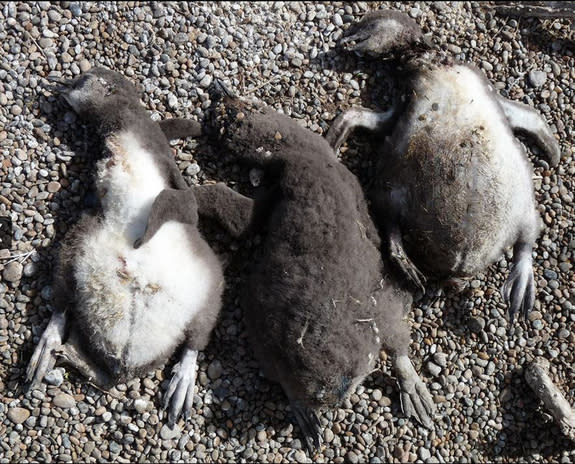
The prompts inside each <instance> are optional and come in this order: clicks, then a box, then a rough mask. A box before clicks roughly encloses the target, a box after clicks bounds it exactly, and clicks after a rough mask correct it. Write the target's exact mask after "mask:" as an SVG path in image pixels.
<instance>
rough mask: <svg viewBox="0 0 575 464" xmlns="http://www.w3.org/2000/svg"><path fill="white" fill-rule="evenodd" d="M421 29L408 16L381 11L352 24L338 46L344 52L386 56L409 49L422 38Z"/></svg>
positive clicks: (395, 12) (397, 12)
mask: <svg viewBox="0 0 575 464" xmlns="http://www.w3.org/2000/svg"><path fill="white" fill-rule="evenodd" d="M421 36H422V34H421V29H420V28H419V26H418V25H417V23H416V22H415V21H413V20H412V19H411V18H410V17H409V16H407V15H406V14H405V13H401V12H399V11H393V10H378V11H373V12H371V13H367V14H366V15H365V16H364V17H363V18H362V19H361V21H359V22H358V23H356V24H354V25H352V26H351V27H350V28H349V29H348V31H347V34H346V36H345V37H343V38H342V39H341V40H340V42H339V45H340V47H342V48H343V49H344V50H347V51H351V52H357V53H365V54H369V55H374V56H382V55H383V56H385V55H389V54H391V53H394V52H397V51H399V50H402V49H407V48H408V47H410V46H412V45H413V44H415V43H417V42H419V41H420V39H421Z"/></svg>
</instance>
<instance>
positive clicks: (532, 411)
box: [481, 367, 575, 462]
mask: <svg viewBox="0 0 575 464" xmlns="http://www.w3.org/2000/svg"><path fill="white" fill-rule="evenodd" d="M505 390H506V391H505V397H506V398H507V399H506V401H503V402H501V405H500V412H501V415H502V417H503V423H502V429H501V430H500V431H499V432H498V434H497V439H496V440H495V442H492V443H484V444H482V445H481V449H482V451H483V454H484V456H485V457H486V458H487V459H489V460H492V461H501V460H502V459H503V460H504V461H506V462H507V461H508V460H513V461H515V460H516V459H522V458H523V459H528V460H535V461H542V460H545V461H548V460H551V461H552V462H560V461H561V457H562V453H563V452H573V451H574V450H575V443H574V442H573V441H571V440H569V439H568V438H566V437H565V435H563V433H562V432H561V429H560V428H559V426H558V425H557V424H556V423H555V422H554V421H553V419H552V418H551V416H549V415H548V414H547V413H546V412H545V411H544V408H543V407H542V404H541V403H540V401H539V399H538V398H537V397H536V396H535V394H534V393H533V392H532V391H531V389H530V388H529V387H528V386H527V384H526V382H525V377H524V372H523V368H521V367H518V368H516V369H514V370H513V371H511V372H509V373H508V374H507V375H506V387H505ZM561 462H563V461H561Z"/></svg>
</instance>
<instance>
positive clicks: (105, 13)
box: [0, 2, 575, 463]
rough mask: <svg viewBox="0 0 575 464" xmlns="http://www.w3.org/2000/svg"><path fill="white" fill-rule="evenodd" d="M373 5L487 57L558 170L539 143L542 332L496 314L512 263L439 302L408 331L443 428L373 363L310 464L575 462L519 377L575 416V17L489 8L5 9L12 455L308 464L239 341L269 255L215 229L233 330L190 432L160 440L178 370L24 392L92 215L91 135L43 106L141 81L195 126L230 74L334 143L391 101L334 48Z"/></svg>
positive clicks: (192, 148)
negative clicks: (254, 258)
mask: <svg viewBox="0 0 575 464" xmlns="http://www.w3.org/2000/svg"><path fill="white" fill-rule="evenodd" d="M381 6H387V7H391V8H395V9H400V10H403V11H405V12H407V13H408V14H409V15H410V16H411V17H412V18H414V19H415V20H416V21H417V22H418V23H420V24H421V26H422V27H423V29H424V31H425V32H426V33H430V34H431V36H432V39H433V41H435V42H436V43H437V44H439V46H440V47H441V48H442V49H444V50H445V51H446V52H448V53H451V54H452V55H453V56H455V57H457V58H458V59H460V60H463V61H472V62H474V63H476V64H477V65H478V66H479V67H480V68H481V69H482V70H483V72H485V74H486V75H487V77H488V78H489V79H490V80H491V82H492V83H493V85H495V87H496V88H497V89H498V90H499V92H500V93H501V94H502V95H504V96H506V97H509V98H511V99H512V100H517V101H521V102H524V103H528V104H530V105H532V106H533V107H534V108H537V109H538V111H540V112H541V114H543V116H544V117H545V119H546V120H547V121H548V123H549V124H550V126H551V127H552V129H553V131H554V132H556V134H557V135H558V137H559V139H560V141H561V147H562V151H563V156H562V160H561V163H560V165H559V167H557V168H554V169H550V168H549V166H548V165H547V164H546V162H545V161H543V160H542V159H540V156H539V155H540V153H539V152H538V151H537V149H536V148H531V149H530V150H529V156H530V158H531V160H532V162H533V165H534V168H535V170H534V182H535V188H536V197H537V201H538V204H539V209H540V212H541V217H542V219H543V222H544V228H543V231H542V234H541V236H540V239H539V241H538V244H537V248H536V249H535V259H534V270H535V275H536V285H537V301H536V305H535V310H534V311H533V312H532V313H531V315H530V316H529V320H528V321H527V322H519V323H516V324H514V325H513V326H512V327H511V326H510V325H509V323H508V322H507V320H506V318H505V305H504V303H503V301H502V299H501V297H500V295H499V289H500V287H501V285H502V284H503V282H504V280H505V278H506V276H507V274H508V268H509V264H510V261H509V257H510V255H507V256H506V257H504V258H503V259H501V260H500V261H499V262H498V263H496V264H494V265H493V266H491V267H490V268H489V269H487V270H486V271H485V272H484V273H483V274H481V275H477V276H476V277H475V278H474V279H473V280H472V281H471V283H470V286H469V288H468V289H467V290H466V291H465V292H464V293H463V294H460V295H451V294H447V295H446V294H444V293H442V292H439V291H437V290H435V289H433V288H430V290H429V291H428V294H427V296H426V297H424V298H421V299H419V300H418V301H417V302H416V304H415V305H414V309H413V311H412V312H411V313H410V315H409V318H410V322H411V324H412V334H413V344H412V346H411V353H412V357H413V359H414V363H415V364H416V367H417V368H418V370H419V371H420V372H421V373H422V375H423V376H424V378H425V381H426V383H427V384H428V385H429V388H430V391H431V392H432V394H433V396H434V398H435V401H436V402H437V405H438V413H437V417H436V419H435V424H436V426H435V430H434V431H428V430H426V429H424V428H422V427H420V426H419V425H418V424H416V423H414V422H412V421H409V420H406V419H405V418H404V417H403V415H402V413H401V409H400V404H399V397H398V390H397V388H396V385H395V382H394V379H393V377H392V373H391V372H390V365H389V362H388V361H387V359H386V356H385V354H384V353H382V355H381V359H380V362H379V363H378V365H377V367H378V369H377V371H375V372H374V373H373V374H372V375H370V376H369V377H368V378H367V379H366V381H365V383H364V385H363V386H361V387H360V388H359V389H358V390H357V391H356V393H354V394H353V395H351V397H350V398H349V400H348V401H347V402H346V404H345V405H344V406H345V408H344V409H338V410H332V411H326V412H323V413H322V414H321V422H322V425H323V430H324V431H323V439H324V446H323V447H322V449H321V451H320V452H319V453H317V454H316V455H315V456H314V457H313V460H314V461H315V462H336V463H339V462H344V461H345V462H352V463H355V462H372V463H378V462H416V461H417V462H421V461H422V462H454V461H456V462H461V463H465V462H493V461H495V462H533V461H538V462H541V461H544V462H561V463H570V462H573V460H575V451H574V450H575V443H573V442H570V441H569V440H567V439H566V438H564V437H563V436H562V435H561V433H560V430H559V428H558V427H557V426H556V425H555V424H554V423H553V422H552V420H551V419H550V418H549V416H548V415H547V414H546V413H545V411H544V410H543V409H542V407H541V405H540V404H539V403H538V401H537V400H536V398H535V396H534V394H533V393H532V392H531V391H530V389H529V387H528V386H527V385H526V383H525V380H524V377H523V369H524V366H525V364H526V362H527V361H529V360H530V359H532V358H533V357H534V356H536V355H541V356H544V357H546V358H547V359H549V360H550V362H551V365H552V370H551V375H552V377H553V379H554V380H555V382H556V383H557V384H558V385H560V387H561V388H562V389H563V391H564V392H565V393H566V395H567V397H568V398H569V400H570V401H571V403H572V404H573V403H575V371H574V369H573V363H574V353H575V350H574V347H575V327H574V321H575V273H574V272H573V264H574V261H575V233H574V229H573V221H574V218H575V211H574V203H573V191H574V187H575V153H574V149H573V144H572V143H573V134H574V125H573V117H574V108H575V60H574V57H573V52H574V47H573V27H572V26H571V25H570V22H569V21H568V20H565V19H555V20H553V19H550V20H545V21H543V20H539V19H536V18H523V19H515V18H511V17H500V16H496V15H494V13H493V11H492V10H490V9H489V8H487V7H486V5H485V4H482V3H478V2H471V3H470V2H453V3H452V2H429V3H427V2H415V3H414V2H408V3H398V2H389V3H388V2H369V3H368V2H357V3H344V2H306V3H300V2H257V3H256V2H254V3H249V2H226V3H219V2H193V3H186V2H181V3H176V2H167V3H159V2H150V3H148V2H124V3H116V2H98V3H93V2H79V3H72V2H25V3H24V2H21V3H20V2H1V3H0V44H1V45H0V182H1V184H0V216H10V217H11V218H12V220H13V223H14V225H13V246H12V248H11V249H9V250H0V274H1V276H2V279H1V281H0V353H1V355H0V462H22V461H44V462H55V461H66V462H68V461H74V462H78V461H83V462H103V461H113V462H120V463H122V462H135V461H147V462H166V461H169V462H173V461H186V462H205V461H214V462H237V461H259V462H293V461H296V462H305V461H307V460H309V459H310V458H309V457H308V455H307V454H306V452H305V451H304V449H303V441H302V436H301V433H300V430H299V428H298V427H297V426H295V425H293V423H294V419H293V417H292V414H291V412H290V410H289V407H288V406H287V402H286V399H285V397H284V395H283V393H282V391H281V389H280V388H279V387H278V386H277V385H275V384H272V383H270V382H268V381H267V380H266V379H264V378H263V377H261V376H260V375H259V373H258V368H257V364H256V363H255V361H254V359H253V357H252V353H251V351H250V348H249V346H248V345H247V343H246V336H245V328H244V326H243V323H242V318H241V310H240V308H239V307H238V302H237V297H238V288H239V286H241V280H240V278H239V277H240V274H241V271H242V264H241V263H242V260H243V259H246V258H245V257H247V256H249V250H250V248H251V247H252V246H257V240H254V241H253V242H248V243H239V242H234V241H230V240H229V239H228V238H227V237H226V236H225V235H224V234H223V232H222V231H218V230H217V229H215V228H211V229H209V230H208V232H206V235H207V236H208V238H209V239H210V243H212V244H213V246H214V247H215V248H216V250H217V251H218V252H219V253H220V255H221V256H222V259H224V260H225V261H226V262H229V263H230V266H229V268H228V272H227V281H228V285H227V290H226V297H225V305H224V309H223V312H222V317H221V321H220V323H219V325H218V327H217V329H216V330H215V332H214V333H213V336H212V341H211V343H210V345H209V347H208V348H207V350H206V351H205V352H204V353H202V354H201V355H200V358H199V364H200V368H199V376H198V382H197V396H196V399H195V402H194V411H193V418H192V419H191V420H190V421H189V422H187V423H184V422H183V421H181V422H180V423H179V424H177V426H176V427H175V428H174V429H170V428H169V427H167V426H166V425H164V420H163V417H162V414H161V412H160V404H161V395H162V392H163V391H164V388H165V386H166V383H167V382H166V379H168V378H169V376H170V364H168V365H167V366H166V367H165V368H164V369H159V370H157V371H155V372H151V373H150V374H149V375H148V376H147V377H145V378H141V379H134V380H133V381H131V382H129V383H127V384H125V385H124V384H121V385H118V386H117V387H115V388H114V389H112V390H111V391H110V392H107V393H105V392H102V391H99V390H97V389H95V388H94V387H92V386H90V385H89V384H87V383H86V382H85V381H83V380H82V378H80V377H79V376H77V375H76V374H75V373H74V372H69V371H67V370H64V369H61V368H59V369H56V370H55V371H53V372H52V373H51V374H50V376H49V378H48V379H47V380H48V382H49V384H48V385H46V386H45V387H43V389H41V390H36V391H34V392H29V393H25V391H24V389H23V381H24V376H25V368H26V365H27V363H28V360H29V359H30V356H31V354H32V351H33V349H34V346H35V343H36V342H37V340H38V338H39V336H40V334H41V333H42V331H43V329H44V327H45V325H46V323H47V321H48V318H49V315H50V310H51V309H50V302H51V298H52V288H51V281H52V269H53V260H54V255H55V253H56V251H57V248H58V243H59V242H60V240H61V239H62V238H63V237H64V236H65V235H66V232H67V230H68V229H69V227H70V225H71V224H73V223H74V222H75V221H76V220H77V219H78V217H79V214H80V212H81V211H82V210H85V209H86V208H89V207H90V206H92V205H93V194H92V193H91V186H90V181H89V179H90V166H91V165H90V153H91V151H90V150H91V147H92V145H93V139H92V136H91V133H90V130H89V129H88V128H87V127H85V126H84V125H82V124H81V123H80V122H79V121H78V120H77V119H76V116H75V115H74V114H73V113H72V112H71V110H70V108H69V107H67V106H66V105H65V104H64V103H62V102H61V101H60V100H59V99H58V98H57V96H55V95H53V94H52V92H51V91H50V90H49V88H48V81H47V78H48V77H49V76H53V77H65V78H70V77H74V76H77V75H79V74H80V73H82V72H85V71H87V70H88V69H90V68H91V67H94V66H97V65H103V66H107V67H109V68H112V69H114V70H117V71H121V72H123V73H124V74H125V75H126V76H127V77H128V78H130V79H131V80H133V81H134V82H136V83H138V84H139V85H140V86H141V88H142V89H143V91H144V94H143V98H142V99H143V102H144V104H145V105H146V107H147V108H148V109H149V110H150V111H151V112H152V114H153V117H155V118H168V117H176V116H177V117H190V118H196V119H199V118H200V117H201V115H202V112H203V110H204V109H206V108H207V107H208V106H209V104H210V102H209V98H208V94H207V92H206V89H207V88H208V86H209V85H210V83H211V82H212V80H213V79H214V78H215V77H218V78H221V79H222V80H224V82H226V83H228V84H229V85H230V87H231V88H232V89H233V90H235V91H237V92H238V93H240V94H243V95H247V94H251V95H253V96H255V97H258V98H260V99H262V100H263V101H265V102H266V103H268V104H270V105H273V106H274V107H276V108H277V109H281V110H282V111H283V112H285V113H286V114H288V115H290V116H291V117H293V118H296V119H298V120H299V121H300V122H301V123H302V124H303V125H305V126H307V127H309V128H310V129H311V130H312V131H315V132H317V133H320V134H321V133H324V132H325V130H326V129H327V127H329V123H330V121H331V120H332V119H333V118H334V117H335V116H336V114H337V113H338V112H339V111H340V110H343V109H346V108H348V107H350V106H352V105H359V104H362V105H365V106H368V107H370V108H376V109H377V108H379V109H386V108H387V107H388V105H389V103H390V96H391V88H390V81H389V79H388V78H387V77H386V76H387V75H388V72H389V68H386V65H385V64H384V63H381V62H378V61H377V60H368V59H365V60H364V59H360V58H358V57H355V56H344V55H342V54H341V53H339V52H338V51H337V50H336V47H335V45H336V43H337V41H338V39H339V38H340V37H341V36H342V34H343V32H344V31H345V29H346V28H347V27H348V26H349V24H350V23H352V22H355V21H357V20H359V18H360V17H361V16H362V15H363V14H364V13H365V12H367V11H369V10H373V9H377V8H379V7H381ZM528 146H529V147H532V145H531V144H528ZM368 148H369V147H368V145H367V142H366V141H365V140H364V139H362V137H361V135H358V136H357V137H354V138H353V139H352V140H351V141H350V143H349V145H348V146H347V151H346V152H345V153H344V154H343V155H342V159H343V162H345V163H346V164H347V165H348V167H349V168H350V169H352V171H354V172H355V173H356V174H357V175H358V176H359V177H360V179H361V180H362V182H367V180H366V179H368V178H369V173H370V168H371V166H372V162H371V160H370V158H369V156H368V152H369V149H368ZM174 152H175V156H176V160H177V162H178V165H179V166H180V168H181V170H182V172H183V173H184V174H185V177H186V180H187V181H188V182H189V183H190V184H196V183H205V182H212V181H225V182H227V183H228V184H229V185H232V186H235V187H236V188H238V189H240V190H244V191H247V190H249V179H250V177H249V172H248V171H246V170H245V169H244V168H241V167H240V166H237V165H236V164H235V162H234V160H233V159H229V158H228V157H226V156H219V157H216V156H214V153H212V152H211V151H210V149H209V147H206V146H205V144H204V143H203V142H202V140H196V141H185V142H178V143H174ZM252 174H253V173H252ZM233 256H236V259H233V260H232V257H233ZM238 257H239V259H237V258H238ZM238 263H239V264H238Z"/></svg>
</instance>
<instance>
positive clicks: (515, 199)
mask: <svg viewBox="0 0 575 464" xmlns="http://www.w3.org/2000/svg"><path fill="white" fill-rule="evenodd" d="M340 45H341V46H342V47H343V48H344V49H346V50H348V51H353V52H357V53H366V54H369V55H373V56H376V57H382V56H383V57H386V58H387V57H392V58H395V59H396V60H397V65H398V67H397V72H396V74H397V82H398V85H399V86H400V87H402V90H403V92H404V95H405V98H404V101H403V102H402V103H400V104H397V105H396V107H395V108H392V109H391V110H390V111H387V112H384V113H378V112H375V111H371V110H369V109H366V108H361V107H360V108H352V109H349V110H347V111H346V112H344V113H342V114H341V115H340V116H338V117H337V118H336V120H335V121H334V122H333V124H332V126H331V127H330V130H329V131H328V134H327V136H326V137H327V139H328V141H329V143H330V144H331V146H332V147H334V148H335V149H337V148H339V147H340V146H341V144H342V143H343V142H344V141H345V139H346V138H347V137H348V135H349V134H350V132H351V131H352V130H353V129H355V128H357V127H361V128H365V129H368V130H371V131H379V132H381V133H384V132H385V131H391V135H390V136H389V137H387V139H386V140H385V142H384V143H383V145H382V146H381V148H380V149H378V150H377V153H376V155H377V160H376V163H377V170H376V173H375V175H374V180H373V186H372V187H371V189H370V200H371V202H372V206H373V212H374V215H375V217H376V220H377V221H378V223H379V224H378V225H381V228H382V230H384V231H385V238H387V239H388V243H389V253H390V256H391V259H392V260H393V261H394V262H395V264H396V265H397V266H398V267H399V268H400V269H401V270H402V271H403V273H404V275H405V276H406V277H407V278H408V280H410V281H411V282H412V283H413V284H415V285H416V286H417V287H419V288H421V289H424V283H425V281H426V278H427V277H430V276H434V277H436V278H439V279H445V280H448V279H452V281H457V280H459V279H460V278H468V277H470V276H473V275H475V274H476V273H478V272H480V271H482V270H483V269H485V268H486V267H487V266H489V265H490V264H492V263H493V262H494V261H496V260H497V259H499V258H500V257H501V256H502V255H503V252H504V250H505V249H507V248H509V247H511V246H513V265H512V267H511V273H510V275H509V277H508V279H507V281H506V282H505V284H504V286H503V288H502V294H503V296H504V298H505V300H506V302H507V303H508V305H509V316H510V318H511V320H512V321H513V318H514V315H515V314H516V313H517V312H518V311H519V312H521V313H522V314H523V315H524V316H526V315H527V314H528V312H529V311H530V310H531V309H532V307H533V304H534V300H535V285H534V278H533V269H532V248H533V245H534V243H535V240H536V238H537V237H538V235H539V231H540V227H541V219H540V217H539V213H538V211H537V209H536V204H535V196H534V188H533V182H532V167H531V164H530V163H529V160H528V158H527V156H526V153H525V150H524V147H523V145H522V144H521V143H520V142H519V141H518V140H517V139H516V137H515V135H514V133H523V134H525V135H528V136H530V137H531V138H533V139H534V140H535V142H536V143H537V144H538V146H539V147H540V148H541V149H542V150H543V152H544V153H545V154H546V156H547V157H548V159H549V162H550V164H551V165H552V166H556V165H557V163H558V162H559V159H560V149H559V144H558V142H557V140H556V139H555V137H554V136H553V134H552V132H551V130H550V128H549V126H548V125H547V124H546V122H545V121H544V119H543V118H542V117H541V116H540V115H539V114H538V113H537V112H536V111H535V110H533V109H532V108H530V107H529V106H527V105H524V104H521V103H516V102H512V101H510V100H507V99H505V98H503V97H501V96H500V95H498V94H497V93H496V91H495V90H494V89H493V88H492V87H491V85H490V84H489V82H488V81H487V79H486V78H485V76H484V75H483V74H482V73H481V72H480V71H479V70H478V69H476V68H475V67H474V66H473V65H470V64H461V63H453V62H452V61H451V60H449V59H445V58H443V59H442V58H441V57H440V56H439V55H438V53H436V52H434V51H432V50H430V48H429V45H428V43H427V42H426V41H425V40H424V38H423V36H422V33H421V30H420V28H419V26H418V25H417V24H416V23H415V21H413V20H412V19H411V18H409V17H408V16H406V15H405V14H403V13H401V12H398V11H391V10H380V11H377V12H373V13H370V14H367V15H365V16H364V17H363V18H362V20H361V21H360V22H359V23H356V24H355V25H353V26H352V27H351V28H350V29H349V31H348V34H347V35H346V37H344V38H343V39H342V40H341V43H340ZM460 282H461V280H460Z"/></svg>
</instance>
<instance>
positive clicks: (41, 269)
mask: <svg viewBox="0 0 575 464" xmlns="http://www.w3.org/2000/svg"><path fill="white" fill-rule="evenodd" d="M30 106H31V110H32V111H35V112H36V113H37V117H38V119H40V120H43V121H44V122H46V123H47V124H48V125H49V126H51V132H50V133H49V134H45V133H44V132H43V131H41V130H38V129H35V136H36V137H37V139H38V140H43V141H45V143H46V144H47V145H48V146H52V147H54V146H55V144H54V139H55V138H58V139H59V140H60V144H59V147H60V149H59V150H54V153H57V154H58V155H59V156H62V157H63V158H59V156H58V155H57V157H56V162H55V163H54V166H56V163H58V165H65V167H64V168H62V167H60V179H59V180H60V184H61V187H60V189H59V190H58V191H57V192H55V193H51V194H50V195H49V196H48V198H47V199H46V200H36V201H35V202H34V203H33V204H32V205H31V206H34V208H36V209H37V210H38V211H39V212H40V213H41V214H43V215H46V214H51V215H52V218H53V220H54V223H53V227H54V237H53V238H52V242H51V244H50V245H49V246H48V247H38V248H36V253H37V256H38V260H37V261H36V264H37V268H36V270H35V272H34V274H33V275H32V276H30V277H26V276H23V277H22V279H21V281H20V291H21V293H22V294H23V295H26V296H27V297H28V299H29V303H28V304H27V306H26V313H25V314H24V316H25V318H27V324H26V325H27V326H28V327H30V328H31V330H32V333H33V334H36V335H37V336H40V335H41V334H42V332H43V331H44V329H45V327H46V325H47V324H48V321H49V320H50V317H51V311H50V310H49V305H50V300H51V285H52V280H53V279H52V275H53V272H54V268H55V264H56V260H57V256H58V252H59V248H60V244H61V242H62V240H63V239H64V238H65V237H66V233H67V231H68V230H69V229H70V228H71V227H72V226H73V225H74V224H75V223H77V222H78V220H79V219H80V218H81V216H82V214H83V213H84V212H89V211H90V210H93V208H94V207H95V206H97V202H98V200H97V197H96V195H95V192H94V188H93V181H92V176H91V168H92V166H93V158H92V156H93V153H94V152H95V148H94V145H95V144H96V143H97V142H96V141H95V140H94V138H93V137H92V136H91V134H90V132H89V131H88V130H87V129H86V127H84V126H81V125H80V124H78V123H74V121H75V115H73V113H72V112H71V110H70V108H69V107H68V106H67V104H66V103H65V102H64V101H63V100H61V99H60V98H59V97H58V96H57V95H55V94H54V95H52V94H50V95H49V96H46V95H44V92H43V91H42V90H39V91H38V94H37V98H36V100H35V101H33V102H32V103H31V105H30ZM68 157H69V158H70V159H69V160H68V159H67V158H68ZM55 169H58V167H55ZM62 170H65V172H66V174H65V175H64V173H63V172H62ZM20 194H21V195H22V196H24V195H25V194H26V192H20ZM34 348H35V342H34V336H32V337H30V338H29V339H28V340H27V341H26V343H24V345H23V346H22V349H21V351H20V353H19V362H18V363H17V367H19V368H20V369H18V370H17V371H16V372H17V374H15V375H12V376H11V377H10V378H8V379H7V380H8V387H9V388H11V387H12V388H11V389H13V390H16V393H15V394H16V395H19V394H20V393H23V392H25V390H26V389H27V385H26V384H25V383H24V382H25V370H26V367H27V365H28V362H29V360H30V357H31V356H32V353H33V351H34Z"/></svg>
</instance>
